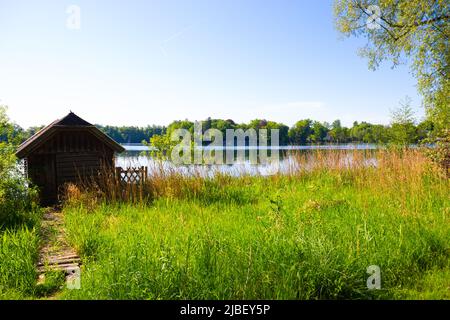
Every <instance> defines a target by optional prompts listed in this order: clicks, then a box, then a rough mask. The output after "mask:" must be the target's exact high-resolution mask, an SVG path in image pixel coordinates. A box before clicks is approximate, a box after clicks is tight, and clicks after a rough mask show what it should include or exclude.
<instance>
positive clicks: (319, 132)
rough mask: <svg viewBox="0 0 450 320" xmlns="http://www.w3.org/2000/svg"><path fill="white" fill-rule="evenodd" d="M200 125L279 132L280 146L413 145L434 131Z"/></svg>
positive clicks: (407, 125) (306, 124)
mask: <svg viewBox="0 0 450 320" xmlns="http://www.w3.org/2000/svg"><path fill="white" fill-rule="evenodd" d="M201 124H202V131H203V133H204V132H205V131H206V130H208V129H210V128H215V129H218V130H220V131H221V132H222V134H223V136H224V137H226V130H227V129H243V130H247V129H251V128H252V129H255V130H259V129H268V130H270V129H279V142H280V145H303V144H323V143H374V144H386V143H396V144H415V143H419V142H421V141H422V140H424V139H425V138H427V137H428V136H429V135H430V134H431V133H432V131H433V128H434V126H433V123H432V122H430V121H428V120H425V121H422V122H420V123H418V124H416V123H415V122H414V121H412V120H411V121H409V120H408V121H403V120H401V119H399V121H397V122H393V123H392V124H390V125H380V124H371V123H368V122H357V121H355V122H354V123H353V126H352V127H350V128H348V127H345V126H343V125H342V124H341V121H340V120H335V121H334V122H333V123H331V124H329V123H327V122H319V121H313V120H311V119H304V120H300V121H297V122H296V123H295V124H294V125H293V126H292V127H288V126H287V125H285V124H283V123H278V122H274V121H267V120H264V119H255V120H252V121H250V122H249V123H241V124H238V123H235V122H234V121H233V120H230V119H228V120H222V119H211V118H208V119H206V120H204V121H201ZM175 129H187V130H189V131H190V132H193V131H194V122H192V121H188V120H183V121H174V122H172V123H171V124H170V125H169V126H168V128H167V131H166V134H167V135H170V134H171V132H173V130H175ZM269 138H270V134H269Z"/></svg>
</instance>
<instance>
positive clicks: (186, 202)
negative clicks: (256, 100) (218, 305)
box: [62, 149, 450, 299]
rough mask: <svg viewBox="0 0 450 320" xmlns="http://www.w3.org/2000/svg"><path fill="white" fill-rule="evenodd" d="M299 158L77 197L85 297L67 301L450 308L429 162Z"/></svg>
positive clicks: (440, 199)
mask: <svg viewBox="0 0 450 320" xmlns="http://www.w3.org/2000/svg"><path fill="white" fill-rule="evenodd" d="M292 159H293V161H292V167H291V168H290V169H289V171H288V172H285V173H283V174H281V173H280V174H276V175H272V176H269V177H262V176H258V175H256V176H255V175H250V174H243V175H241V176H238V177H234V176H230V175H223V174H215V175H211V176H209V175H208V176H205V175H204V173H203V172H201V171H195V170H194V171H193V172H191V173H190V174H189V175H185V174H180V173H179V172H177V171H175V170H172V169H169V170H150V172H152V173H151V176H150V177H149V178H148V179H146V181H145V182H142V183H141V184H140V185H139V184H138V185H135V186H131V187H128V188H130V189H129V191H127V192H128V193H123V190H121V189H120V187H119V186H120V185H118V184H117V183H112V182H109V183H107V184H105V185H104V186H108V187H110V188H115V189H113V190H105V189H100V188H99V189H95V188H94V187H93V186H92V185H91V186H89V188H90V189H88V188H87V189H86V190H87V191H89V192H90V193H89V196H86V193H85V191H86V190H81V191H80V189H71V190H70V192H69V195H68V196H67V197H68V199H71V200H69V201H68V202H67V204H66V207H65V209H64V211H65V226H66V230H67V233H68V237H69V239H70V241H71V243H72V244H73V245H74V246H75V247H76V248H77V249H78V251H79V252H80V254H81V255H82V258H83V269H82V288H81V290H72V291H70V290H67V291H65V292H63V295H62V297H64V298H69V299H101V298H105V299H324V298H327V299H342V298H345V299H348V298H357V299H367V298H430V297H432V298H449V293H448V283H449V282H450V278H449V272H448V270H449V266H450V262H449V259H450V258H449V257H450V252H449V246H448V244H449V243H450V241H449V240H450V236H449V235H450V224H449V223H448V219H449V213H450V212H449V200H448V194H449V192H448V191H449V181H448V179H447V178H446V177H445V174H443V172H442V171H441V170H440V169H439V168H438V167H436V166H435V165H434V164H433V163H431V162H430V161H429V160H428V159H427V158H426V157H425V156H423V154H422V152H421V151H420V150H406V149H405V150H395V151H393V150H379V151H376V152H373V153H370V154H368V153H363V152H357V151H355V152H351V153H348V152H343V151H330V152H329V151H326V152H317V153H316V152H313V153H308V154H294V155H292ZM161 169H163V168H162V166H161ZM105 195H108V196H106V197H105ZM111 195H115V197H113V196H111ZM124 195H125V196H124ZM84 197H86V198H84ZM87 199H89V200H87ZM92 199H95V200H92ZM141 199H143V200H141ZM86 204H87V205H86ZM370 265H378V266H380V268H381V272H382V289H381V290H374V291H371V290H368V289H367V287H366V280H367V277H368V275H367V274H366V269H367V267H368V266H370Z"/></svg>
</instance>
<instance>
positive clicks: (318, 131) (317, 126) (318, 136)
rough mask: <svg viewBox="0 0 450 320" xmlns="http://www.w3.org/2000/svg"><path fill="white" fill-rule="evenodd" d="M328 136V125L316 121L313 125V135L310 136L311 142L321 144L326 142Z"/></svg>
mask: <svg viewBox="0 0 450 320" xmlns="http://www.w3.org/2000/svg"><path fill="white" fill-rule="evenodd" d="M327 134H328V128H327V126H326V124H322V123H320V122H319V121H314V122H313V124H312V134H311V136H310V140H311V142H315V143H321V142H324V141H325V138H326V136H327Z"/></svg>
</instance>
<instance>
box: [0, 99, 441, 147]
mask: <svg viewBox="0 0 450 320" xmlns="http://www.w3.org/2000/svg"><path fill="white" fill-rule="evenodd" d="M200 122H201V124H202V131H203V132H202V133H204V132H205V131H206V130H208V129H211V128H215V129H218V130H220V131H221V132H222V133H223V136H224V137H226V130H227V129H235V130H236V129H243V130H248V129H255V130H259V129H268V130H271V129H278V130H279V143H280V145H304V144H323V143H374V144H388V143H393V144H403V145H410V144H416V143H420V142H421V141H424V140H425V139H426V138H428V137H430V136H432V135H433V132H434V128H435V126H434V124H433V122H432V121H431V120H424V121H422V122H417V121H416V120H415V117H414V112H413V111H412V109H411V107H410V101H409V100H406V102H404V103H401V105H400V107H399V108H397V109H395V110H394V111H392V113H391V123H390V124H389V125H381V124H372V123H368V122H364V121H363V122H357V121H355V122H354V123H353V125H352V126H351V127H345V126H343V125H342V124H341V121H340V120H335V121H333V122H332V123H327V122H319V121H313V120H311V119H303V120H299V121H297V122H296V123H295V124H294V125H293V126H292V127H288V126H287V125H285V124H283V123H279V122H274V121H269V120H265V119H255V120H252V121H250V122H249V123H236V122H234V121H233V120H231V119H228V120H223V119H211V118H207V119H206V120H203V121H200ZM96 126H97V127H98V128H99V129H100V130H102V131H103V132H105V133H106V134H108V135H109V136H110V137H111V138H112V139H114V140H115V141H117V142H118V143H143V142H147V143H148V142H150V140H152V138H154V139H153V140H154V142H156V141H157V140H158V139H159V142H162V141H165V142H164V143H170V135H171V133H172V132H173V131H174V130H175V129H187V130H189V131H190V132H192V133H193V131H194V122H192V121H189V120H180V121H173V122H172V123H171V124H170V125H169V126H168V127H164V126H156V125H153V126H146V127H137V126H101V125H96ZM11 128H12V130H10V131H11V132H10V133H9V136H7V135H6V134H5V133H2V132H0V141H5V140H7V139H14V140H15V141H24V140H25V139H27V138H29V137H30V136H32V135H33V134H34V133H36V132H37V131H38V130H39V129H41V128H42V127H31V128H28V129H26V130H25V129H23V128H21V127H20V126H18V125H16V124H11ZM163 138H164V139H163ZM269 139H270V134H269ZM166 140H167V141H166ZM269 143H270V141H269Z"/></svg>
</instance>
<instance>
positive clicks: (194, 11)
mask: <svg viewBox="0 0 450 320" xmlns="http://www.w3.org/2000/svg"><path fill="white" fill-rule="evenodd" d="M69 5H77V6H78V7H79V8H80V10H81V11H80V18H81V19H80V25H79V26H80V28H79V29H71V28H68V27H67V20H68V19H69V18H70V17H72V16H71V15H70V14H68V13H67V12H66V10H67V8H68V6H69ZM69 21H73V20H69ZM72 26H73V24H72ZM75 26H76V25H75ZM364 43H365V40H364V39H354V38H344V39H343V38H342V37H341V36H340V35H339V34H338V32H337V31H336V30H335V29H334V25H333V8H332V1H331V0H296V1H285V0H255V1H252V0H232V1H230V0H205V1H188V0H186V1H184V0H183V1H181V0H180V1H170V0H161V1H155V0H150V1H149V0H146V1H144V0H143V1H137V0H129V1H112V0H108V1H106V0H105V1H100V0H96V1H93V0H86V1H82V0H71V1H55V0H53V1H50V0H48V1H36V0H33V1H31V0H30V1H21V0H9V1H5V0H0V104H6V105H8V106H9V112H8V113H9V115H10V117H11V119H12V120H14V121H15V122H17V123H18V124H20V125H21V126H24V127H28V126H31V125H39V124H47V123H49V122H51V121H53V120H55V119H57V118H60V117H62V116H64V115H65V114H66V113H68V112H69V110H72V111H74V112H75V113H77V114H78V115H79V116H81V117H82V118H84V119H86V120H87V121H90V122H92V123H99V124H111V125H139V126H143V125H147V124H168V123H170V122H171V121H172V120H179V119H186V118H187V119H190V120H201V119H205V118H206V117H208V116H211V117H213V118H225V119H228V118H231V119H233V120H235V121H237V122H244V121H245V122H247V121H249V120H251V119H255V118H266V119H270V120H275V121H280V122H284V123H285V124H287V125H292V124H293V123H294V122H295V121H297V120H299V119H304V118H312V119H314V120H320V121H329V122H331V121H333V120H334V119H338V118H339V119H341V120H342V122H343V124H345V125H351V123H352V122H353V121H355V120H357V121H369V122H373V123H388V122H389V110H390V109H392V108H395V107H396V106H398V102H399V100H401V99H403V98H404V97H405V96H406V95H408V96H410V97H411V98H412V100H413V107H414V109H415V110H416V111H417V115H418V118H419V119H420V118H421V117H422V116H423V113H424V112H423V109H422V108H421V107H420V104H421V99H420V97H419V96H418V95H417V89H416V81H415V79H414V78H413V77H412V76H411V75H410V73H409V68H408V67H407V66H401V67H397V68H396V69H391V64H390V63H385V64H384V65H382V67H381V68H380V69H379V70H377V71H375V72H373V71H370V70H368V68H367V61H366V60H365V59H363V58H360V57H359V56H358V55H357V49H358V47H361V46H362V45H364Z"/></svg>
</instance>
